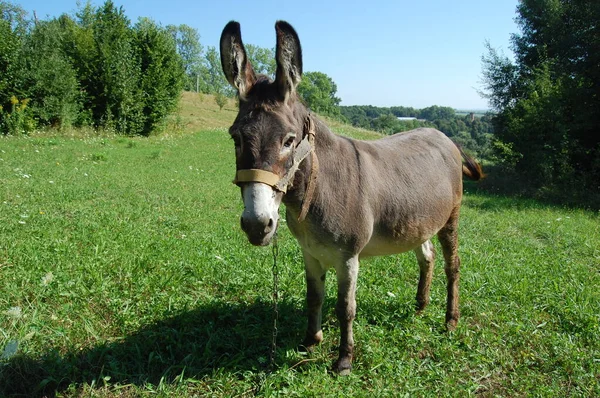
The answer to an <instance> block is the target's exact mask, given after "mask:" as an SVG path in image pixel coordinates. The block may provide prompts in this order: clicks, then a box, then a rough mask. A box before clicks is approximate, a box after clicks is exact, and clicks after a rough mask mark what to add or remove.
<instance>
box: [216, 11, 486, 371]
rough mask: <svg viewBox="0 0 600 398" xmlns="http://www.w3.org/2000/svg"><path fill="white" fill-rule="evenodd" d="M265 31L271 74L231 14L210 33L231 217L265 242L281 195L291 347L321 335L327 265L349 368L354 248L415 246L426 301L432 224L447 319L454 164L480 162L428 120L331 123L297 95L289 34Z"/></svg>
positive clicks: (460, 168)
mask: <svg viewBox="0 0 600 398" xmlns="http://www.w3.org/2000/svg"><path fill="white" fill-rule="evenodd" d="M275 31H276V35H277V46H276V50H275V53H276V54H275V57H276V63H277V71H276V77H275V80H274V81H273V80H271V79H270V78H268V77H267V76H264V75H261V74H256V73H255V72H254V70H253V69H252V65H251V63H250V61H249V60H248V57H247V55H246V50H245V48H244V44H243V42H242V36H241V32H240V25H239V23H237V22H235V21H231V22H229V23H228V24H227V25H226V26H225V28H224V29H223V33H222V34H221V40H220V51H221V64H222V67H223V71H224V72H225V76H226V78H227V80H228V81H229V83H230V84H231V85H232V86H233V87H234V88H235V89H236V90H237V93H238V97H239V112H238V115H237V117H236V119H235V121H234V122H233V125H232V126H231V127H230V129H229V133H230V135H231V137H232V138H233V141H234V143H235V158H236V169H237V172H236V178H235V181H234V182H235V183H236V184H237V185H239V186H240V188H241V192H242V199H243V202H244V210H243V213H242V216H241V228H242V229H243V230H244V232H245V233H246V235H247V237H248V240H249V241H250V243H252V244H253V245H257V246H265V245H268V244H269V243H270V241H271V240H272V238H273V235H274V234H275V231H276V230H277V226H278V221H279V216H278V214H279V213H278V210H279V206H280V205H281V203H282V202H283V203H284V204H285V207H286V219H287V223H288V226H289V229H290V231H291V232H292V234H293V235H294V237H295V238H296V239H297V240H298V242H299V244H300V247H301V248H302V254H303V257H304V267H305V271H306V301H307V306H308V327H307V330H306V336H305V338H304V341H303V342H302V345H301V348H303V349H306V350H307V351H311V350H312V349H313V348H314V346H316V345H317V344H319V343H320V342H321V341H322V340H323V332H322V329H321V316H322V312H321V307H322V304H323V299H324V292H325V275H326V272H327V270H328V269H329V268H330V267H333V268H334V269H335V272H336V275H337V285H338V294H337V304H336V315H337V318H338V320H339V323H340V329H341V339H340V346H339V358H338V359H337V361H336V362H335V363H334V365H333V370H334V371H335V372H337V373H340V374H348V373H350V371H351V369H352V357H353V351H354V338H353V333H352V322H353V320H354V318H355V314H356V300H355V292H356V280H357V276H358V264H359V259H360V258H363V257H368V256H377V255H387V254H395V253H402V252H406V251H409V250H412V251H414V252H415V254H416V255H417V260H418V263H419V267H420V275H419V285H418V290H417V311H418V312H420V311H422V310H423V309H424V308H425V307H426V306H427V304H428V303H429V290H430V285H431V278H432V273H433V267H434V258H435V252H434V247H433V244H432V243H431V240H430V239H431V238H432V237H433V236H434V235H436V234H437V236H438V239H439V242H440V244H441V247H442V249H443V253H444V259H445V271H446V277H447V281H448V296H447V305H446V326H447V328H448V329H449V330H452V329H454V328H455V327H456V323H457V321H458V318H459V310H458V280H459V266H460V259H459V257H458V253H457V248H458V237H457V228H458V218H459V211H460V204H461V200H462V187H463V185H462V174H465V175H466V176H467V177H469V178H471V179H474V180H478V179H480V178H481V177H482V175H483V173H482V171H481V168H480V166H479V164H478V163H476V162H475V161H474V160H473V159H471V158H470V157H468V156H467V155H465V154H464V152H462V150H461V149H460V148H458V147H457V146H456V145H455V144H454V143H453V142H452V141H451V140H450V139H449V138H448V137H446V136H445V135H444V134H443V133H441V132H440V131H437V130H435V129H431V128H420V129H416V130H412V131H408V132H405V133H401V134H395V135H393V136H389V137H386V138H382V139H380V140H376V141H359V140H353V139H350V138H346V137H341V136H337V135H335V134H333V133H332V132H331V131H330V130H329V129H328V127H327V126H326V125H325V124H324V123H323V122H322V121H321V120H320V119H319V118H317V117H316V116H315V115H313V114H311V113H310V112H309V110H308V109H307V108H306V106H304V105H303V104H302V102H301V101H300V100H299V98H298V95H297V92H296V88H297V87H298V83H300V79H301V76H302V50H301V47H300V40H299V38H298V34H297V33H296V31H295V30H294V28H293V27H292V26H291V25H290V24H288V23H287V22H284V21H278V22H277V23H276V24H275ZM463 159H464V164H463Z"/></svg>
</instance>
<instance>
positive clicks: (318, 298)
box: [300, 250, 327, 352]
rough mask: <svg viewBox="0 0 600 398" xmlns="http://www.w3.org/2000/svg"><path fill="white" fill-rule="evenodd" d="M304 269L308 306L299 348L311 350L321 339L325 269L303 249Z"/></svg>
mask: <svg viewBox="0 0 600 398" xmlns="http://www.w3.org/2000/svg"><path fill="white" fill-rule="evenodd" d="M302 254H303V255H304V269H305V270H306V305H307V307H308V326H307V328H306V336H305V337H304V341H303V342H302V346H301V347H300V349H301V350H306V351H308V352H311V351H312V350H313V348H314V346H316V345H317V344H319V343H320V342H321V341H323V331H322V330H321V317H322V310H321V309H322V307H323V300H324V298H325V275H326V272H327V271H326V269H325V268H323V267H322V266H321V263H319V261H318V260H317V259H316V258H314V257H313V256H311V255H310V254H308V252H306V251H305V250H303V251H302Z"/></svg>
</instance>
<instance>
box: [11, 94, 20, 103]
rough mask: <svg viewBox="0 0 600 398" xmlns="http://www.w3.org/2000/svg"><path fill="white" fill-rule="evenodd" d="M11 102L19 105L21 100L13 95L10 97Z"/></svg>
mask: <svg viewBox="0 0 600 398" xmlns="http://www.w3.org/2000/svg"><path fill="white" fill-rule="evenodd" d="M10 103H11V104H13V105H17V104H18V103H19V100H18V99H17V97H15V96H14V95H13V96H12V97H10Z"/></svg>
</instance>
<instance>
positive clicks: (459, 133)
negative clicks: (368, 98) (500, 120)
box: [340, 105, 493, 158]
mask: <svg viewBox="0 0 600 398" xmlns="http://www.w3.org/2000/svg"><path fill="white" fill-rule="evenodd" d="M340 113H341V115H342V116H343V118H345V119H346V120H347V121H348V122H350V123H352V125H354V126H357V127H362V128H366V129H371V130H376V131H380V132H382V133H384V134H395V133H398V132H402V131H407V130H411V129H415V128H419V127H434V128H436V129H438V130H440V131H442V132H444V133H445V134H446V135H447V136H449V137H451V138H452V139H453V140H454V141H455V142H456V143H458V144H460V145H462V146H463V147H465V148H466V149H468V150H469V151H470V152H472V153H474V154H476V155H477V156H479V157H482V158H488V157H489V156H490V155H491V142H492V138H493V126H492V123H491V116H489V115H485V116H482V117H475V116H474V115H464V116H460V115H457V114H456V112H455V110H454V109H453V108H450V107H445V106H437V105H434V106H430V107H427V108H422V109H416V108H412V107H404V106H392V107H376V106H372V105H353V106H340ZM398 118H414V119H413V120H400V119H398Z"/></svg>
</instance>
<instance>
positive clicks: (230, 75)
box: [220, 21, 256, 99]
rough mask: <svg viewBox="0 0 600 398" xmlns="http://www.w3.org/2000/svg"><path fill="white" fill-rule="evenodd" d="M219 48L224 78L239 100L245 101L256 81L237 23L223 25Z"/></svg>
mask: <svg viewBox="0 0 600 398" xmlns="http://www.w3.org/2000/svg"><path fill="white" fill-rule="evenodd" d="M220 47H221V66H222V67H223V72H224V73H225V77H227V81H228V82H229V84H231V85H232V86H233V87H234V88H236V89H237V90H238V94H239V96H240V98H241V99H245V97H246V95H247V94H248V92H249V91H250V89H251V88H252V86H253V85H254V82H255V81H256V75H255V73H254V70H253V69H252V65H251V64H250V61H249V60H248V57H247V56H246V49H245V48H244V43H243V42H242V33H241V31H240V24H239V23H238V22H235V21H231V22H229V23H228V24H227V25H225V28H224V29H223V33H221V42H220Z"/></svg>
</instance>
